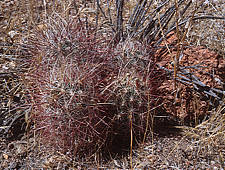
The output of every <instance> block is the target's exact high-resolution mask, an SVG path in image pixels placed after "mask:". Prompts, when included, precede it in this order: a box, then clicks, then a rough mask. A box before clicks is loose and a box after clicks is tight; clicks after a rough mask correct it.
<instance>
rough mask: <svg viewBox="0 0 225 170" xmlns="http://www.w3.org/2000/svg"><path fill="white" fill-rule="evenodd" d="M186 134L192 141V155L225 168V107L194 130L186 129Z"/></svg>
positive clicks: (217, 110)
mask: <svg viewBox="0 0 225 170" xmlns="http://www.w3.org/2000/svg"><path fill="white" fill-rule="evenodd" d="M185 134H186V135H187V137H189V138H191V139H192V145H191V146H190V147H191V148H193V152H192V155H193V157H196V158H197V159H201V158H207V159H208V162H209V163H210V162H211V161H218V162H220V165H221V167H224V160H225V158H224V154H225V153H224V139H225V107H224V104H221V105H220V106H219V107H218V108H217V109H216V110H214V111H212V113H211V115H210V118H209V119H208V120H206V121H204V122H202V123H201V124H199V125H197V126H196V127H194V128H191V127H186V128H185Z"/></svg>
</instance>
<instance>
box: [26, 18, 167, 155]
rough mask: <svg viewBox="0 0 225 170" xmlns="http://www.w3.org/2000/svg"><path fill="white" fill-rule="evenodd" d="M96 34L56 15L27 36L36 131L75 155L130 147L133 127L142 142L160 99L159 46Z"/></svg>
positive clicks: (77, 22)
mask: <svg viewBox="0 0 225 170" xmlns="http://www.w3.org/2000/svg"><path fill="white" fill-rule="evenodd" d="M95 35H96V34H95V31H94V30H91V29H87V28H86V27H85V24H84V23H82V21H80V20H78V19H76V18H74V19H71V20H65V19H63V18H62V17H60V15H53V16H52V17H49V20H46V23H45V24H44V26H43V27H42V28H41V29H39V30H36V32H34V34H33V36H32V37H31V38H30V40H29V49H30V52H31V54H32V56H33V57H32V59H31V62H30V64H31V65H32V66H33V67H32V68H33V69H32V70H31V71H30V73H28V75H27V78H28V79H29V80H28V79H27V81H28V84H29V86H30V87H29V93H30V95H31V98H32V100H31V101H32V104H33V120H34V122H35V127H36V128H35V130H36V131H37V132H38V133H39V134H40V136H41V139H42V142H43V143H46V144H50V145H51V146H54V147H55V148H56V149H57V150H59V151H62V152H64V153H65V152H66V153H69V154H72V155H77V156H78V154H79V155H80V156H87V155H90V154H92V153H93V152H95V151H97V150H98V149H110V148H112V147H113V148H114V149H115V144H118V143H122V145H123V146H124V145H125V146H129V141H130V138H131V136H130V128H131V125H132V131H133V138H134V139H137V140H140V139H142V138H143V135H144V134H145V133H146V132H147V131H149V128H148V127H146V125H148V121H150V120H148V119H150V116H149V114H150V112H151V110H153V109H154V107H157V104H158V102H159V99H158V98H159V96H158V91H157V89H158V87H159V85H160V83H161V81H162V79H161V77H162V75H163V73H162V72H161V71H159V70H158V69H157V68H156V66H155V61H154V55H153V54H154V50H152V49H151V47H150V46H148V45H147V44H144V45H143V44H141V43H139V42H135V41H132V40H129V41H126V42H122V43H120V44H117V45H116V46H114V45H111V43H110V42H111V41H110V40H111V36H110V33H108V35H107V36H106V34H102V35H101V34H100V33H98V35H97V36H95ZM147 118H148V119H147ZM118 140H120V141H119V142H118ZM120 146H121V145H120ZM120 146H118V147H120Z"/></svg>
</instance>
